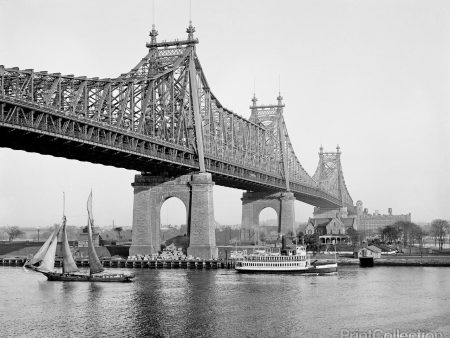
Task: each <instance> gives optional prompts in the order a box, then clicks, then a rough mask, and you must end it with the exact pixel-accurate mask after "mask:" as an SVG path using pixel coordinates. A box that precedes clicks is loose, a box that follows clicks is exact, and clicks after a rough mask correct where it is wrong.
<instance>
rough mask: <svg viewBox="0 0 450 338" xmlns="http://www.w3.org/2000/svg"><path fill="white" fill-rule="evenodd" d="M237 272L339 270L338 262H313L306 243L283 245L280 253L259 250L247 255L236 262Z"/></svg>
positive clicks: (311, 272) (313, 272)
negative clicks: (293, 247)
mask: <svg viewBox="0 0 450 338" xmlns="http://www.w3.org/2000/svg"><path fill="white" fill-rule="evenodd" d="M235 270H236V271H237V272H246V273H279V274H281V273H291V274H294V273H295V274H297V273H298V274H315V275H322V274H332V273H336V272H337V263H336V262H335V263H329V264H320V263H318V262H317V261H314V262H312V263H311V261H310V258H309V257H308V255H307V253H306V247H305V246H304V245H296V246H295V249H290V248H285V247H283V248H282V249H281V251H280V252H279V253H278V252H277V253H271V252H267V251H265V250H257V251H256V252H255V253H254V254H251V255H246V256H244V258H243V259H241V260H238V261H237V262H236V264H235Z"/></svg>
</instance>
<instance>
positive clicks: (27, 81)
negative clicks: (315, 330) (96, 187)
mask: <svg viewBox="0 0 450 338" xmlns="http://www.w3.org/2000/svg"><path fill="white" fill-rule="evenodd" d="M194 31H195V29H194V27H192V24H190V25H189V27H188V29H187V33H188V37H187V39H186V40H176V41H171V42H157V39H156V37H157V35H158V32H157V31H156V30H155V27H154V26H153V29H152V31H151V32H150V37H151V41H150V42H149V43H147V47H148V49H149V52H148V54H147V55H146V56H145V57H144V58H143V59H142V60H141V61H140V62H139V63H138V64H137V65H136V67H134V68H133V69H131V70H130V71H129V72H128V73H125V74H122V75H120V76H119V77H117V78H106V79H99V78H86V77H83V76H81V77H76V76H73V75H61V74H60V73H48V72H46V71H40V72H35V71H34V70H32V69H25V70H21V69H19V68H6V67H4V66H0V147H9V148H12V149H18V150H25V151H30V152H37V153H41V154H48V155H53V156H59V157H65V158H68V159H77V160H80V161H88V162H92V163H100V164H104V165H111V166H115V167H120V168H126V169H131V170H138V171H141V172H147V173H151V174H153V175H168V176H169V177H176V176H179V175H183V174H186V173H189V172H193V171H199V170H200V171H201V172H204V171H207V172H209V173H211V174H212V177H213V180H214V181H215V182H216V184H219V185H223V186H228V187H235V188H239V189H243V190H249V191H264V192H268V193H271V192H279V191H291V192H293V193H294V196H295V197H296V199H298V200H301V201H304V202H306V203H308V204H312V205H315V206H319V207H325V208H336V207H343V206H346V207H352V206H353V201H352V199H351V197H350V194H349V193H348V190H347V188H346V185H345V181H344V178H343V174H342V169H341V164H340V156H337V154H340V153H339V150H338V152H337V153H325V155H323V153H322V151H321V153H322V155H321V157H320V161H319V166H318V168H317V170H316V174H315V175H314V176H313V177H311V176H309V175H308V173H307V172H306V171H305V170H304V169H303V167H302V165H301V164H300V161H299V160H298V158H297V156H296V154H295V152H294V149H293V146H292V143H291V141H290V139H289V135H288V131H287V128H286V124H285V122H284V119H283V108H284V105H283V104H282V98H281V97H278V103H277V104H276V105H260V106H258V105H257V104H256V98H254V99H253V105H252V106H251V107H250V108H251V116H250V118H249V119H245V118H243V117H241V116H239V115H237V114H235V113H233V112H232V111H230V110H228V109H227V108H225V107H224V106H223V105H222V104H221V103H220V101H219V100H218V98H217V97H216V96H214V94H213V93H212V91H211V88H210V87H209V84H208V81H207V80H206V77H205V73H204V71H203V69H202V66H201V64H200V60H199V57H198V55H197V53H196V48H195V46H196V44H197V43H198V40H197V39H196V38H194ZM327 154H328V155H327ZM333 154H334V157H333ZM330 156H331V157H330Z"/></svg>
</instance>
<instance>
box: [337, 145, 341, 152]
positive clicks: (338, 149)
mask: <svg viewBox="0 0 450 338" xmlns="http://www.w3.org/2000/svg"><path fill="white" fill-rule="evenodd" d="M340 153H341V147H339V144H338V145H337V147H336V154H340Z"/></svg>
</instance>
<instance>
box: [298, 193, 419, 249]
mask: <svg viewBox="0 0 450 338" xmlns="http://www.w3.org/2000/svg"><path fill="white" fill-rule="evenodd" d="M398 221H406V222H411V213H409V214H404V215H394V214H393V213H392V209H391V208H389V209H388V214H387V215H382V214H380V213H379V212H378V210H375V212H374V213H373V214H369V211H368V209H367V208H364V207H363V202H362V201H358V202H356V208H355V212H348V211H347V208H341V209H324V208H318V207H316V208H314V214H313V217H312V218H310V219H309V220H308V224H307V225H306V228H305V234H306V235H308V234H312V233H316V232H317V233H319V238H320V241H321V242H322V243H333V240H334V241H335V243H343V242H345V241H346V239H345V237H346V231H347V229H348V228H351V227H353V229H355V230H358V231H359V232H360V233H361V234H362V237H363V239H365V238H366V237H371V236H374V235H376V234H377V233H378V232H379V231H378V230H379V229H380V228H383V227H385V226H387V225H392V224H394V223H395V222H398Z"/></svg>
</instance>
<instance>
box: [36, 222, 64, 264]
mask: <svg viewBox="0 0 450 338" xmlns="http://www.w3.org/2000/svg"><path fill="white" fill-rule="evenodd" d="M57 230H58V231H56V229H55V232H54V234H53V236H52V241H51V244H50V246H49V248H48V250H47V252H46V253H45V256H44V259H43V260H42V263H41V264H40V265H39V267H38V269H39V270H41V271H53V269H54V268H55V254H56V246H57V245H58V232H59V226H58V227H57Z"/></svg>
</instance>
